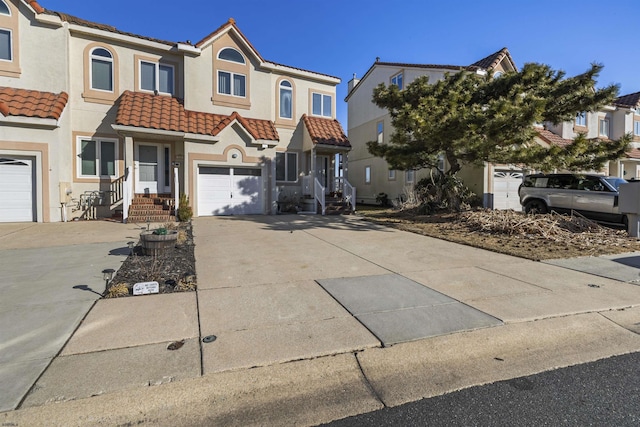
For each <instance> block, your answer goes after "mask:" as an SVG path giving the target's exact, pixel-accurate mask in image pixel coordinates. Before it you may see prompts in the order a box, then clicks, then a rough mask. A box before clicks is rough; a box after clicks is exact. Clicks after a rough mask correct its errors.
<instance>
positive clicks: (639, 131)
mask: <svg viewBox="0 0 640 427" xmlns="http://www.w3.org/2000/svg"><path fill="white" fill-rule="evenodd" d="M633 134H634V135H635V136H640V120H634V121H633Z"/></svg>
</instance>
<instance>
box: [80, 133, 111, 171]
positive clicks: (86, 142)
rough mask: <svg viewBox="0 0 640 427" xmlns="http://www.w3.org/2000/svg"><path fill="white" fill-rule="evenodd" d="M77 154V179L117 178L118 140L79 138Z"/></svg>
mask: <svg viewBox="0 0 640 427" xmlns="http://www.w3.org/2000/svg"><path fill="white" fill-rule="evenodd" d="M77 153H78V155H77V164H76V167H77V171H78V177H80V178H99V177H111V178H115V177H117V176H118V161H117V159H118V140H116V139H102V138H82V137H79V138H78V141H77Z"/></svg>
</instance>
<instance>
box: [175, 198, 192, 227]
mask: <svg viewBox="0 0 640 427" xmlns="http://www.w3.org/2000/svg"><path fill="white" fill-rule="evenodd" d="M192 216H193V209H191V206H189V197H188V196H187V195H186V194H184V193H182V194H180V204H179V206H178V221H182V222H187V221H189V220H190V219H191V217H192Z"/></svg>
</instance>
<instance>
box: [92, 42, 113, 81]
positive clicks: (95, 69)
mask: <svg viewBox="0 0 640 427" xmlns="http://www.w3.org/2000/svg"><path fill="white" fill-rule="evenodd" d="M91 89H94V90H104V91H107V92H113V55H111V52H109V51H108V50H107V49H105V48H102V47H98V48H95V49H93V50H92V51H91Z"/></svg>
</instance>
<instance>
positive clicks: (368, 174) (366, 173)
mask: <svg viewBox="0 0 640 427" xmlns="http://www.w3.org/2000/svg"><path fill="white" fill-rule="evenodd" d="M364 183H365V184H371V166H365V167H364Z"/></svg>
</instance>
